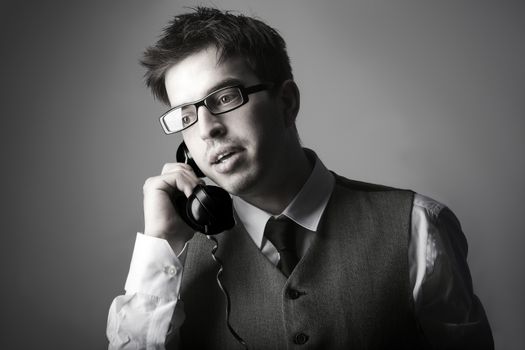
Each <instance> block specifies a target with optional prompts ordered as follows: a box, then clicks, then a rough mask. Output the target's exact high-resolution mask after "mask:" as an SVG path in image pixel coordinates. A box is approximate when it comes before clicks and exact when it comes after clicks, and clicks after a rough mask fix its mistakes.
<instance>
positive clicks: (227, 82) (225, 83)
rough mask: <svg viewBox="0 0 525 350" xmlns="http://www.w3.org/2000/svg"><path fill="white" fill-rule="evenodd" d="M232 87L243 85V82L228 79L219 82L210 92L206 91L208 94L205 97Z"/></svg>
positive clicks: (236, 79)
mask: <svg viewBox="0 0 525 350" xmlns="http://www.w3.org/2000/svg"><path fill="white" fill-rule="evenodd" d="M232 85H242V81H241V80H240V79H238V78H226V79H224V80H222V81H220V82H218V83H217V84H215V85H213V86H212V87H210V88H209V89H208V90H206V94H205V95H204V96H208V95H209V94H211V93H212V92H214V91H217V90H219V89H222V88H225V87H228V86H232Z"/></svg>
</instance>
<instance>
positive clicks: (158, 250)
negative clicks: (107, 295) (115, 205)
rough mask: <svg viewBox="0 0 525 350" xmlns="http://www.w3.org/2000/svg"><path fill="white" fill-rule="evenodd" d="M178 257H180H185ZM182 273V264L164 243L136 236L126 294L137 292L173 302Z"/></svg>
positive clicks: (157, 239) (177, 293)
mask: <svg viewBox="0 0 525 350" xmlns="http://www.w3.org/2000/svg"><path fill="white" fill-rule="evenodd" d="M184 250H185V249H184ZM181 255H182V257H184V255H185V254H181ZM182 271H183V265H182V263H181V261H180V260H179V258H178V257H177V256H176V255H175V253H174V252H173V249H171V246H170V245H169V243H168V241H166V240H165V239H161V238H156V237H152V236H146V235H144V234H142V233H137V238H136V240H135V247H134V249H133V257H132V258H131V265H130V268H129V273H128V278H127V280H126V285H125V289H126V294H134V293H141V294H147V295H151V296H156V297H159V298H163V299H167V300H174V299H177V297H178V295H179V289H180V284H181V280H182Z"/></svg>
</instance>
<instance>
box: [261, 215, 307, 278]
mask: <svg viewBox="0 0 525 350" xmlns="http://www.w3.org/2000/svg"><path fill="white" fill-rule="evenodd" d="M264 235H265V236H266V238H267V239H269V240H270V242H272V244H273V245H274V246H275V248H276V249H277V251H278V252H279V256H280V260H279V263H278V264H277V267H278V268H279V269H281V271H282V272H283V274H284V275H285V276H286V277H288V276H290V273H292V271H293V269H294V267H295V265H297V262H298V261H299V259H298V257H297V253H296V251H295V230H294V223H293V221H292V220H290V219H289V218H287V217H284V216H283V217H281V218H278V219H275V218H273V217H272V218H270V219H269V220H268V222H267V223H266V227H265V228H264Z"/></svg>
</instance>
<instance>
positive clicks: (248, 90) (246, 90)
mask: <svg viewBox="0 0 525 350" xmlns="http://www.w3.org/2000/svg"><path fill="white" fill-rule="evenodd" d="M273 85H274V84H273V83H260V84H256V85H252V86H249V87H245V86H244V85H242V84H237V85H231V86H225V87H222V88H220V89H217V90H215V91H212V92H210V93H209V94H208V95H206V96H204V97H203V98H201V99H199V100H197V101H193V102H188V103H183V104H181V105H178V106H175V107H172V108H170V109H169V110H168V111H166V112H164V113H163V114H162V115H161V116H160V118H159V122H160V125H161V126H162V129H163V130H164V133H165V134H166V135H170V134H175V133H178V132H181V131H183V130H185V129H187V128H189V127H190V126H192V125H195V123H197V122H198V121H199V113H198V111H199V107H200V106H204V107H206V109H207V110H208V112H209V113H210V114H211V115H221V114H225V113H228V112H231V111H234V110H236V109H237V108H239V107H242V106H244V105H245V104H247V103H248V101H249V100H250V99H249V98H248V95H251V94H253V93H255V92H260V91H264V90H267V89H270V88H271V87H272V86H273ZM233 88H235V89H238V90H239V91H240V92H241V97H242V103H241V104H240V105H238V106H235V107H233V108H232V109H228V110H226V111H222V112H218V113H214V112H212V111H210V108H209V107H208V105H207V104H206V99H208V98H209V97H210V96H212V95H214V94H216V93H218V92H220V91H223V90H226V89H233ZM187 106H194V107H195V116H196V118H195V121H194V122H193V123H191V124H189V125H187V126H185V127H184V128H182V129H180V130H177V131H170V130H168V127H167V126H166V122H165V121H164V119H165V118H166V117H167V116H168V115H169V114H170V113H171V112H172V111H174V110H176V109H181V108H184V107H187Z"/></svg>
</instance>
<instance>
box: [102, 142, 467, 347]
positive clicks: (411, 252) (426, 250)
mask: <svg viewBox="0 0 525 350" xmlns="http://www.w3.org/2000/svg"><path fill="white" fill-rule="evenodd" d="M306 152H307V154H308V156H309V157H310V158H312V159H313V160H314V167H313V170H312V173H311V175H310V177H309V178H308V180H307V181H306V183H305V184H304V186H303V187H302V189H301V190H300V191H299V193H297V195H296V196H295V198H294V199H293V200H292V201H291V202H290V204H289V205H288V206H287V207H286V209H285V210H284V211H283V212H282V213H281V214H280V215H278V216H281V215H283V216H287V217H288V218H290V219H291V220H293V221H294V222H296V223H297V224H298V225H300V226H302V227H303V228H304V229H305V230H302V231H301V232H302V234H300V235H297V248H298V249H297V252H298V256H299V257H302V256H303V255H304V254H305V252H306V250H307V249H308V247H309V246H310V243H311V241H312V240H313V239H314V237H315V233H316V231H317V229H318V227H319V222H320V219H321V216H322V215H323V213H324V210H325V208H326V205H327V203H328V200H329V199H330V195H331V193H332V190H333V187H334V183H335V179H334V175H333V174H332V173H331V172H330V171H328V170H327V169H326V167H325V166H324V165H323V163H322V162H321V160H319V158H318V157H317V156H316V155H315V153H314V152H313V151H310V150H306ZM233 204H234V208H235V211H236V213H237V216H238V217H239V219H240V221H241V222H242V224H243V225H244V226H245V228H246V231H247V232H248V234H249V235H250V237H251V238H252V240H253V241H254V242H255V244H256V245H257V246H258V247H259V249H260V250H261V252H262V253H263V254H264V255H265V256H266V257H267V258H268V259H269V260H270V261H271V262H272V263H274V264H277V263H278V261H279V253H278V252H277V250H276V249H275V247H274V246H273V245H272V243H271V242H270V241H269V240H267V239H265V238H264V235H263V232H264V227H265V225H266V222H267V221H268V219H269V218H270V217H271V216H272V215H271V214H269V213H267V212H265V211H263V210H261V209H259V208H257V207H255V206H253V205H251V204H249V203H247V202H245V201H244V200H242V199H241V198H239V197H235V196H234V197H233ZM444 209H445V206H443V205H442V204H440V203H438V202H436V201H434V200H432V199H430V198H427V197H424V196H422V195H419V194H415V196H414V203H413V208H412V223H411V232H410V241H409V246H408V260H409V268H410V271H409V272H410V283H411V287H412V295H413V298H414V302H415V304H414V305H415V308H416V310H415V311H416V315H417V314H418V312H420V310H424V305H426V304H432V303H436V302H438V303H440V304H453V303H450V300H451V299H454V296H455V295H460V296H461V298H462V299H461V300H462V302H469V300H467V301H463V299H464V296H465V295H470V293H468V291H464V290H462V288H463V289H465V288H467V287H466V286H469V285H470V276H469V275H468V267H467V266H466V260H465V259H466V256H465V255H466V252H465V254H463V253H462V250H457V249H452V248H453V247H452V246H450V245H447V244H441V243H440V242H442V241H443V240H442V239H440V237H439V236H440V235H441V234H443V232H442V231H443V229H442V226H443V225H442V224H441V223H439V221H438V220H439V216H440V214H441V212H442V211H443V210H444ZM450 213H451V212H450ZM452 215H453V214H452ZM458 230H459V231H458ZM445 231H447V232H446V233H447V234H450V233H452V234H454V232H456V233H459V234H461V231H460V228H459V226H458V227H455V228H453V229H447V230H445ZM184 253H185V252H184V251H183V253H181V256H179V257H177V256H176V255H175V254H174V252H173V250H172V249H171V247H170V245H169V244H168V242H167V241H166V240H163V239H159V238H154V237H149V236H145V235H143V234H141V233H138V234H137V238H136V242H135V248H134V251H133V257H132V260H131V266H130V270H129V274H128V278H127V281H126V285H125V291H126V294H125V295H120V296H117V297H116V298H115V299H114V300H113V303H112V304H111V307H110V310H109V316H108V325H107V337H108V339H109V342H110V344H109V349H164V341H165V338H166V333H167V332H168V327H169V323H170V322H171V321H172V315H173V314H174V313H175V316H174V317H173V321H174V322H173V324H172V325H171V327H172V332H173V331H174V332H175V333H177V330H178V328H179V327H180V326H181V325H182V323H183V322H184V311H183V308H184V305H183V301H182V300H180V299H178V295H179V289H180V285H181V279H182V273H183V260H184ZM440 261H447V262H448V264H451V263H452V264H459V265H461V266H458V268H454V269H452V270H450V269H448V270H446V274H449V273H455V274H456V275H457V276H456V277H457V278H458V279H459V280H460V281H463V280H465V283H455V284H453V285H451V280H455V279H451V278H450V276H439V275H438V276H436V275H435V272H434V271H435V269H434V266H435V264H438V263H439V262H440ZM436 270H437V269H436ZM439 271H442V270H440V269H439ZM464 271H467V272H466V275H465V274H464ZM442 274H444V273H443V272H442ZM430 277H432V281H433V282H432V289H431V290H426V291H425V298H424V299H425V300H424V301H421V300H420V299H421V298H420V291H421V289H422V286H423V285H424V284H425V281H426V280H428V279H430ZM440 279H442V280H443V283H439V280H440ZM436 280H437V281H438V283H436ZM458 288H459V289H460V290H457V289H458ZM445 290H447V291H448V293H445ZM445 299H446V300H445ZM454 301H455V299H454ZM434 313H435V311H434ZM446 313H447V311H446V310H444V311H443V314H444V315H445V314H446ZM467 316H468V315H467ZM467 316H465V317H466V318H467V319H468V317H467ZM434 317H435V316H434ZM452 321H453V320H452Z"/></svg>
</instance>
